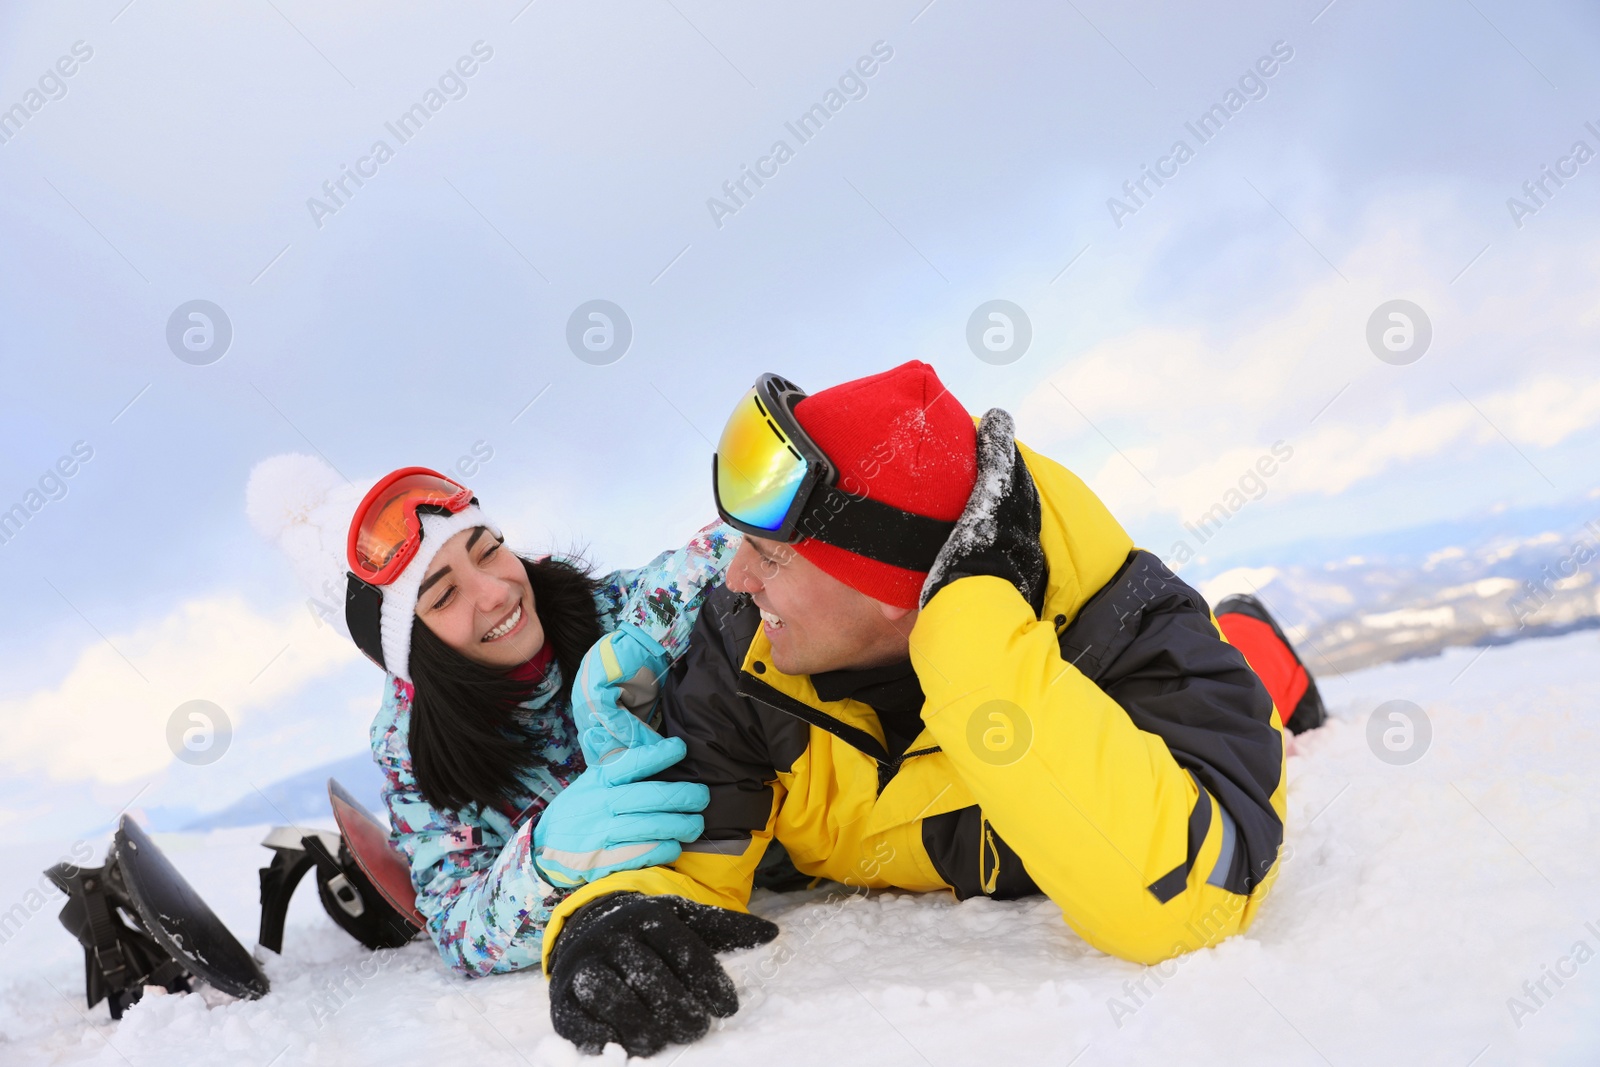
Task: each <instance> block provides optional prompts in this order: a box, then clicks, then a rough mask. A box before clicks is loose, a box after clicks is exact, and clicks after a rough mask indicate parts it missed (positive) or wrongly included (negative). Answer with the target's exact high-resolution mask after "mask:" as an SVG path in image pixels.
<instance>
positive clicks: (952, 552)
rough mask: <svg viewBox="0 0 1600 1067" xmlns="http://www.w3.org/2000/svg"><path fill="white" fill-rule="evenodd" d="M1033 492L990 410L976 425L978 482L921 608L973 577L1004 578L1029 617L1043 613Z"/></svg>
mask: <svg viewBox="0 0 1600 1067" xmlns="http://www.w3.org/2000/svg"><path fill="white" fill-rule="evenodd" d="M1039 522H1040V511H1039V491H1038V490H1037V489H1036V488H1035V487H1034V484H1033V475H1031V474H1029V473H1028V467H1027V464H1025V463H1024V462H1023V461H1022V453H1021V452H1020V451H1018V450H1017V442H1016V437H1015V431H1014V429H1013V428H1012V425H1011V416H1010V415H1007V414H1006V413H1005V412H1004V411H1001V410H1000V409H999V408H991V409H990V410H989V413H988V414H987V415H985V416H984V417H983V421H982V422H980V423H979V424H978V481H977V484H976V485H974V486H973V487H972V495H971V496H970V497H969V498H968V499H967V506H966V509H965V510H964V511H962V512H961V518H959V519H957V520H956V528H955V530H954V532H952V533H951V534H950V538H949V540H947V541H946V542H945V544H944V548H942V549H940V550H939V556H938V558H937V559H935V560H934V562H933V567H932V568H931V569H930V570H929V571H928V579H927V581H926V582H924V583H923V585H922V600H921V604H920V606H921V607H927V606H928V601H930V600H932V599H933V597H934V594H936V593H937V592H938V591H939V590H941V589H943V588H944V587H945V586H947V585H949V584H950V583H951V582H954V581H957V580H958V579H961V578H968V577H971V576H972V575H975V574H987V575H992V576H994V577H996V578H1004V579H1005V580H1006V581H1008V582H1010V583H1011V584H1012V585H1014V586H1016V587H1017V591H1018V592H1019V593H1021V594H1022V597H1023V599H1024V600H1026V601H1027V602H1028V604H1029V606H1030V607H1032V608H1033V613H1034V614H1035V615H1037V614H1038V613H1039V612H1040V611H1041V610H1043V608H1044V587H1045V577H1046V571H1045V562H1044V549H1043V548H1042V547H1041V546H1040V544H1039Z"/></svg>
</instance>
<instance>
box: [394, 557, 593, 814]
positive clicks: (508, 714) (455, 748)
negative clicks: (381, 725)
mask: <svg viewBox="0 0 1600 1067" xmlns="http://www.w3.org/2000/svg"><path fill="white" fill-rule="evenodd" d="M522 565H523V566H524V567H525V568H526V569H527V571H528V581H529V582H530V583H532V585H533V599H534V610H535V611H536V612H537V614H538V616H539V622H540V623H541V624H542V625H543V626H544V639H545V643H546V644H547V645H548V646H549V647H550V648H551V650H552V651H553V653H554V655H555V666H557V667H558V668H559V669H560V672H561V692H560V693H559V694H558V696H557V697H556V699H555V700H554V701H553V702H552V704H551V710H552V711H553V712H554V711H555V710H556V709H564V708H565V706H566V703H567V700H568V699H569V698H570V696H571V694H572V679H573V677H574V676H575V675H576V674H577V672H578V664H579V662H581V661H582V659H583V655H584V653H586V652H588V651H589V648H590V646H592V645H593V644H594V643H595V642H596V641H598V640H600V637H601V630H600V616H599V611H598V609H597V608H596V607H595V600H594V598H595V592H596V590H597V589H598V588H599V583H598V582H596V581H595V580H594V579H593V578H592V577H590V574H589V570H588V568H587V567H586V566H585V565H583V563H582V561H581V560H578V561H571V560H559V559H555V558H554V557H547V558H545V559H541V560H537V561H534V560H528V559H523V561H522ZM411 681H412V684H413V687H414V690H415V692H414V693H413V695H412V698H411V736H410V738H409V742H410V747H411V767H412V770H413V771H414V772H415V774H416V776H417V788H418V789H419V790H421V792H422V796H423V799H425V800H426V801H427V802H428V803H429V804H432V805H433V806H434V807H436V808H441V809H444V810H447V811H459V810H461V809H462V808H465V807H467V806H468V805H469V804H479V805H482V806H483V807H485V808H501V807H503V806H505V805H507V804H509V803H512V802H514V800H515V798H517V797H519V796H520V795H521V794H522V793H523V791H524V788H525V787H524V786H523V785H522V782H521V775H522V774H523V773H524V772H526V771H527V770H528V769H529V768H530V767H532V766H533V765H534V764H535V763H536V762H537V761H538V760H539V756H538V754H537V752H536V750H535V749H536V741H537V740H538V738H537V735H536V733H535V732H534V731H532V730H530V729H529V728H528V726H527V725H525V724H524V723H523V722H522V721H520V720H519V711H520V709H519V707H518V705H519V704H521V703H522V701H524V700H526V699H528V694H529V689H530V683H529V682H526V681H518V680H517V679H515V678H513V677H512V676H511V672H510V671H507V670H503V669H500V668H497V667H487V666H484V665H483V664H481V663H474V662H473V661H472V660H469V659H468V658H467V657H465V656H463V655H462V654H461V653H460V652H457V651H456V650H455V649H453V648H451V647H450V646H449V645H447V644H445V643H444V641H443V640H441V639H440V638H439V636H438V635H437V634H435V633H434V632H433V631H432V630H431V629H429V628H428V624H427V623H425V622H423V621H422V620H421V619H420V618H419V619H415V620H413V622H412V624H411Z"/></svg>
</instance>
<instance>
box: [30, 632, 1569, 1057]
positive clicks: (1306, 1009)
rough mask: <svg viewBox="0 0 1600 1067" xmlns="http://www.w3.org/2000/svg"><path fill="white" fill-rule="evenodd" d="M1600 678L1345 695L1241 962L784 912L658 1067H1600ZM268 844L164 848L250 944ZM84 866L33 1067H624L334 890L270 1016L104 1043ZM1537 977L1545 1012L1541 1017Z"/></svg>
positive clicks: (205, 1010)
mask: <svg viewBox="0 0 1600 1067" xmlns="http://www.w3.org/2000/svg"><path fill="white" fill-rule="evenodd" d="M1597 653H1600V637H1597V635H1596V634H1595V633H1594V632H1592V631H1585V632H1580V633H1574V634H1569V635H1567V636H1565V637H1560V638H1553V639H1547V640H1538V641H1524V642H1521V643H1518V644H1514V645H1508V646H1501V647H1495V648H1489V649H1452V650H1450V651H1448V652H1447V653H1446V654H1444V655H1443V656H1440V657H1437V658H1434V659H1430V660H1417V661H1410V662H1407V663H1403V664H1393V665H1389V666H1384V667H1378V668H1374V669H1371V670H1367V671H1363V672H1360V673H1355V674H1350V675H1348V676H1346V677H1339V676H1333V677H1329V678H1324V679H1322V680H1321V685H1322V686H1323V690H1324V695H1325V697H1326V698H1327V700H1328V703H1329V707H1330V711H1331V721H1330V722H1329V723H1328V725H1327V726H1325V727H1324V728H1322V729H1321V730H1319V731H1317V732H1315V733H1314V734H1312V735H1308V736H1306V737H1304V738H1301V739H1299V740H1297V741H1296V743H1295V752H1294V754H1293V755H1292V757H1291V760H1290V771H1289V773H1290V783H1291V784H1290V795H1289V802H1290V825H1289V833H1288V842H1289V845H1290V847H1291V852H1290V854H1289V858H1288V859H1287V861H1286V862H1285V865H1284V868H1283V873H1282V876H1281V878H1280V879H1279V881H1278V884H1277V887H1276V889H1275V891H1274V893H1273V896H1272V898H1271V899H1270V900H1269V901H1268V902H1267V904H1266V906H1265V907H1264V909H1263V911H1262V913H1261V915H1260V917H1259V918H1258V920H1257V922H1256V924H1255V925H1254V926H1253V927H1252V928H1251V930H1250V931H1249V932H1248V933H1247V934H1246V935H1245V936H1243V937H1238V938H1234V939H1232V940H1230V941H1228V942H1226V943H1224V944H1222V945H1221V946H1219V947H1217V948H1214V949H1210V950H1206V951H1203V952H1199V953H1195V954H1193V955H1191V956H1188V957H1184V958H1182V959H1180V960H1176V961H1171V962H1169V963H1167V964H1164V965H1162V966H1161V967H1158V968H1149V969H1147V968H1142V967H1138V966H1136V965H1133V964H1130V963H1125V962H1122V961H1119V960H1116V959H1112V958H1109V957H1106V956H1104V955H1101V954H1099V953H1097V952H1095V951H1093V950H1091V949H1089V948H1088V947H1087V946H1085V945H1084V944H1083V943H1082V942H1081V941H1080V940H1078V939H1077V938H1076V937H1075V936H1074V935H1073V934H1072V933H1071V932H1070V931H1069V930H1067V929H1066V927H1065V926H1064V925H1063V924H1062V923H1061V921H1060V916H1059V912H1058V911H1057V909H1056V908H1055V906H1054V905H1052V904H1051V903H1050V902H1049V901H1047V900H1043V899H1038V900H1032V901H1021V902H995V901H989V900H982V899H980V900H971V901H967V902H965V903H961V904H957V903H955V902H954V901H952V900H950V899H949V898H948V897H945V896H940V895H933V894H928V895H916V894H909V893H879V894H873V895H871V896H869V897H856V896H851V895H849V894H847V893H844V892H843V891H841V890H837V889H835V890H832V891H830V890H828V889H817V890H813V891H810V892H807V893H803V894H796V895H788V896H774V895H758V897H757V900H756V901H755V902H754V907H755V909H756V910H757V911H759V912H760V913H762V914H764V915H766V916H767V917H769V918H772V919H774V920H775V921H776V922H778V923H779V925H780V926H781V927H782V928H783V930H784V933H783V935H782V936H781V937H780V938H779V939H778V940H777V941H775V942H773V943H772V944H770V945H766V946H763V947H761V948H757V949H754V950H751V951H749V952H744V953H738V954H735V955H733V956H730V957H728V963H729V966H730V968H731V970H732V972H733V974H734V977H735V980H736V982H737V984H738V987H739V990H740V995H741V998H742V1001H743V1005H744V1006H743V1008H742V1009H741V1010H740V1012H739V1013H738V1014H737V1015H735V1016H734V1017H733V1018H731V1019H729V1020H727V1021H725V1022H724V1023H722V1024H720V1025H719V1026H718V1027H717V1028H716V1029H715V1030H714V1031H713V1033H712V1034H711V1035H710V1036H708V1037H707V1038H706V1039H705V1040H704V1041H702V1042H700V1043H699V1044H697V1045H695V1046H692V1047H690V1048H689V1049H680V1048H669V1049H668V1050H666V1051H665V1052H663V1053H662V1054H661V1055H660V1056H659V1057H657V1060H656V1062H659V1063H662V1064H668V1063H673V1062H680V1061H678V1060H676V1059H675V1058H676V1057H680V1056H681V1063H682V1064H683V1065H684V1067H699V1065H701V1064H712V1063H738V1064H745V1065H751V1064H762V1065H765V1064H774V1065H776V1064H807V1065H815V1064H819V1063H846V1064H855V1063H862V1064H872V1065H874V1067H879V1065H881V1067H891V1065H901V1064H904V1065H908V1067H916V1065H925V1064H935V1065H940V1067H942V1065H945V1064H951V1065H955V1064H971V1063H978V1062H989V1063H1019V1064H1053V1065H1057V1067H1064V1065H1067V1064H1073V1063H1075V1064H1078V1065H1080V1067H1091V1065H1101V1064H1148V1063H1160V1062H1181V1063H1198V1064H1209V1063H1219V1064H1222V1063H1225V1064H1228V1065H1230V1067H1232V1065H1235V1064H1241V1063H1242V1064H1257V1063H1260V1064H1268V1063H1270V1064H1282V1065H1288V1067H1292V1065H1297V1064H1307V1065H1312V1064H1315V1065H1323V1064H1329V1063H1331V1064H1339V1065H1344V1064H1367V1063H1416V1064H1442V1065H1448V1067H1466V1065H1468V1064H1469V1063H1470V1064H1473V1065H1474V1067H1490V1065H1500V1064H1512V1063H1526V1064H1541V1065H1543V1064H1594V1063H1596V1062H1600V962H1597V960H1600V956H1597V955H1596V953H1597V952H1600V847H1597V845H1600V776H1597V775H1596V774H1595V767H1596V765H1597V762H1600V715H1597V710H1596V709H1597V705H1600V699H1597V698H1600V672H1596V670H1595V667H1596V664H1597V663H1600V655H1597ZM1396 700H1403V701H1410V702H1412V703H1413V704H1415V705H1416V706H1418V707H1420V708H1421V709H1422V711H1423V713H1424V714H1425V715H1426V716H1427V717H1428V719H1429V722H1430V725H1431V732H1432V741H1431V746H1430V748H1429V749H1428V750H1427V751H1426V753H1425V754H1424V755H1423V756H1422V757H1421V758H1420V759H1418V760H1416V761H1415V762H1413V763H1410V764H1406V765H1393V764H1390V763H1386V762H1384V761H1382V760H1379V759H1378V758H1377V757H1376V756H1375V755H1374V753H1373V751H1372V750H1371V749H1369V747H1368V742H1367V717H1368V715H1369V713H1370V712H1371V711H1372V709H1373V708H1375V707H1377V706H1378V705H1379V704H1382V703H1385V702H1388V701H1396ZM1419 736H1420V732H1419ZM330 825H331V823H330ZM263 833H264V831H263V829H262V828H254V829H230V830H219V831H214V832H211V833H205V834H193V833H191V834H162V835H157V840H158V842H159V843H160V844H161V846H162V848H163V849H164V850H165V851H166V852H167V855H168V856H169V858H170V859H171V860H172V862H173V863H174V865H175V866H177V867H178V869H179V870H181V871H182V872H184V873H185V875H186V876H187V877H188V878H189V879H190V881H191V882H192V883H193V884H194V885H195V887H196V889H197V890H198V891H199V892H200V893H201V895H202V896H203V897H204V898H205V899H206V901H207V902H208V903H210V904H211V906H212V907H213V908H214V909H215V910H216V911H217V913H218V914H219V915H220V916H221V917H222V918H223V920H224V921H225V922H227V923H228V924H229V925H230V926H231V927H232V928H233V929H234V931H235V932H237V933H239V934H240V935H241V940H244V941H245V942H246V944H250V943H253V940H254V937H253V935H254V931H255V927H256V923H257V921H258V915H257V902H256V874H255V872H256V868H257V867H258V866H260V865H261V864H262V863H264V862H265V861H266V860H267V859H268V853H267V851H266V850H265V849H263V848H261V847H259V845H258V842H259V840H260V839H261V837H262V836H263ZM92 844H94V845H95V846H96V848H97V849H98V848H100V847H102V846H103V842H92ZM73 848H74V843H73V842H65V841H58V842H46V843H39V844H34V845H28V846H13V847H10V848H8V849H6V850H5V851H4V853H0V856H3V859H4V861H5V862H4V863H3V864H0V909H10V908H12V905H13V904H16V905H17V906H18V907H20V908H21V913H20V914H21V915H22V917H23V918H22V921H21V925H20V928H18V927H17V926H16V925H15V917H16V915H17V914H18V913H16V912H15V911H13V913H12V915H13V917H12V919H8V920H5V922H6V926H5V933H4V935H3V936H4V937H5V938H6V940H5V941H4V943H3V944H0V1063H4V1064H6V1065H8V1067H9V1065H12V1064H42V1063H51V1064H104V1065H107V1067H113V1065H123V1064H126V1063H132V1064H182V1065H188V1064H212V1063H215V1064H228V1065H230V1067H231V1065H235V1064H256V1065H266V1064H269V1063H272V1064H276V1065H280V1067H287V1065H290V1064H339V1065H344V1067H350V1065H363V1064H385V1065H387V1064H394V1063H407V1064H410V1063H430V1062H432V1063H452V1064H454V1063H466V1064H471V1065H473V1067H494V1065H501V1064H506V1065H517V1064H522V1065H532V1067H544V1065H551V1067H555V1065H568V1064H575V1063H579V1062H591V1063H617V1062H621V1060H622V1058H623V1057H622V1053H621V1050H620V1049H618V1048H616V1047H615V1046H613V1047H611V1048H609V1049H608V1050H607V1054H606V1056H603V1057H601V1058H599V1059H597V1060H587V1061H583V1060H581V1058H580V1057H579V1056H578V1055H577V1053H576V1052H575V1050H574V1049H573V1048H572V1046H570V1045H568V1044H567V1043H566V1042H564V1041H562V1040H560V1039H559V1038H557V1037H555V1036H554V1035H553V1034H552V1032H551V1030H550V1023H549V1007H548V1001H547V999H546V995H545V985H544V981H543V979H542V978H540V977H539V976H538V975H508V976H500V977H494V978H487V979H481V980H475V981H470V982H469V981H466V980H463V979H459V978H456V977H454V976H452V975H451V974H450V973H448V972H447V971H446V970H445V969H444V967H443V966H442V965H441V964H440V963H439V962H438V960H437V958H436V956H435V955H434V953H433V950H432V948H431V946H429V945H427V944H425V943H414V944H412V945H410V946H407V947H405V948H403V949H399V950H396V951H392V952H378V953H372V952H368V951H366V950H365V949H363V948H362V947H361V946H360V945H358V944H357V943H356V942H354V941H353V940H351V939H350V938H349V937H348V936H346V935H345V934H344V933H342V932H341V931H340V930H339V929H338V928H337V927H335V926H334V925H333V924H332V922H331V921H330V920H328V918H327V917H326V916H325V915H324V914H323V912H322V909H321V907H320V906H319V904H318V903H317V901H316V899H315V897H314V895H313V894H312V892H311V886H310V882H309V880H308V881H307V882H306V883H303V884H302V886H301V889H300V892H299V893H298V894H297V896H296V899H295V901H294V903H293V904H292V905H291V907H290V911H289V922H288V928H287V932H286V937H285V949H284V954H283V956H281V957H275V958H269V959H268V960H267V961H266V964H265V967H266V970H267V973H268V975H269V976H270V978H271V980H272V987H273V988H272V992H271V993H270V994H269V995H268V996H267V997H266V998H265V999H263V1000H260V1001H255V1002H233V1001H230V1000H228V998H226V997H224V996H221V995H220V994H217V993H215V992H208V993H205V994H193V995H187V996H166V995H147V996H146V998H145V999H144V1001H143V1002H141V1003H140V1004H138V1005H137V1006H135V1007H134V1008H133V1009H132V1010H130V1011H129V1012H128V1014H127V1015H126V1017H125V1018H124V1019H123V1021H122V1022H121V1023H118V1024H112V1023H111V1022H110V1021H109V1016H108V1014H107V1012H106V1009H105V1006H104V1005H103V1004H102V1005H101V1006H100V1007H97V1008H96V1009H94V1010H93V1011H92V1012H89V1013H87V1016H86V1015H85V1013H84V1011H83V1002H82V983H83V971H82V959H81V954H80V951H79V949H78V946H77V944H76V943H75V942H74V941H73V940H72V939H71V938H70V937H68V935H67V934H66V933H65V932H64V931H63V930H62V929H61V928H60V927H59V926H58V924H57V923H56V919H55V915H56V912H57V911H59V910H60V900H61V898H60V896H59V894H56V893H54V891H50V892H48V893H45V892H43V891H41V890H39V889H38V886H39V878H38V872H39V871H41V870H42V869H43V868H44V867H46V866H48V865H49V864H50V863H53V862H55V861H57V860H59V859H63V858H67V857H69V856H70V855H72V854H73V853H72V849H73ZM77 855H79V856H80V857H81V855H82V853H81V846H80V851H79V852H78V853H77ZM96 862H98V859H97V860H96ZM30 893H31V895H30ZM1586 923H1588V924H1592V926H1586V925H1585V924H1586ZM1580 942H1583V943H1586V946H1587V950H1586V951H1575V949H1576V946H1578V944H1579V943H1580ZM1580 958H1581V962H1579V961H1580ZM1574 971H1575V973H1574ZM1563 974H1564V975H1565V977H1559V981H1560V983H1561V984H1560V985H1557V978H1552V977H1551V976H1552V975H1557V976H1559V975H1563ZM1541 980H1542V981H1543V982H1544V986H1545V994H1543V995H1541V994H1540V993H1539V990H1538V989H1537V987H1536V986H1535V987H1534V988H1533V991H1532V995H1530V994H1529V993H1528V992H1525V991H1524V988H1523V983H1524V982H1534V983H1537V982H1539V981H1541ZM1141 987H1142V990H1141ZM1511 998H1520V1001H1521V1003H1522V1005H1523V1008H1522V1010H1520V1011H1519V1012H1517V1013H1516V1014H1515V1015H1514V1014H1513V1010H1512V1008H1513V1005H1512V1004H1511V1003H1509V1002H1510V1000H1511ZM1519 1023H1520V1026H1519ZM1475 1057H1476V1058H1475Z"/></svg>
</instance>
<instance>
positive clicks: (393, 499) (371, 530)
mask: <svg viewBox="0 0 1600 1067" xmlns="http://www.w3.org/2000/svg"><path fill="white" fill-rule="evenodd" d="M471 499H472V491H471V490H470V489H466V488H464V487H462V486H459V485H457V484H456V483H454V482H452V481H448V480H446V479H444V478H440V477H438V476H436V475H432V474H408V475H406V476H405V477H404V478H400V479H398V480H396V481H395V482H394V483H393V484H392V485H388V486H385V487H384V490H383V495H382V496H381V497H379V498H378V499H377V500H374V501H373V502H372V503H371V504H369V505H368V506H367V510H366V514H364V515H363V516H362V517H361V526H360V529H359V531H358V532H357V534H356V559H357V561H358V562H360V564H361V565H362V566H363V567H366V568H367V569H368V571H369V572H371V573H376V572H378V571H380V570H382V569H383V567H384V565H385V564H386V563H388V562H389V561H390V560H392V559H393V558H394V557H395V554H396V553H397V552H399V551H400V549H401V548H403V547H404V546H405V544H406V542H407V541H409V540H410V539H411V538H412V537H414V536H415V535H414V534H413V533H412V532H411V528H410V526H409V520H410V516H412V515H414V514H415V513H416V510H417V508H419V507H422V506H431V507H440V508H444V509H445V510H447V511H450V512H452V513H454V512H457V511H460V510H461V509H462V508H464V507H466V506H467V504H468V502H469V501H471Z"/></svg>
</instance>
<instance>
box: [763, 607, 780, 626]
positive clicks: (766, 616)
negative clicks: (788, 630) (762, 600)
mask: <svg viewBox="0 0 1600 1067" xmlns="http://www.w3.org/2000/svg"><path fill="white" fill-rule="evenodd" d="M759 610H760V612H761V621H762V622H764V623H766V624H767V625H768V626H770V627H772V628H773V629H774V630H776V629H779V628H780V627H782V626H783V620H782V619H781V618H779V617H778V616H776V615H774V614H773V613H772V612H770V611H768V610H767V609H766V608H761V609H759Z"/></svg>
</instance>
